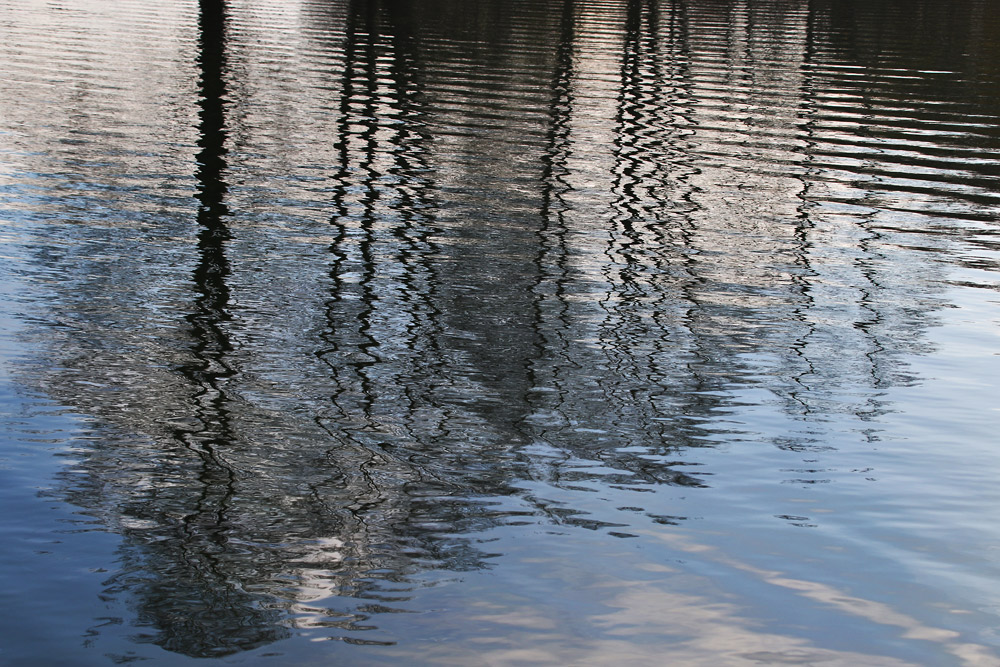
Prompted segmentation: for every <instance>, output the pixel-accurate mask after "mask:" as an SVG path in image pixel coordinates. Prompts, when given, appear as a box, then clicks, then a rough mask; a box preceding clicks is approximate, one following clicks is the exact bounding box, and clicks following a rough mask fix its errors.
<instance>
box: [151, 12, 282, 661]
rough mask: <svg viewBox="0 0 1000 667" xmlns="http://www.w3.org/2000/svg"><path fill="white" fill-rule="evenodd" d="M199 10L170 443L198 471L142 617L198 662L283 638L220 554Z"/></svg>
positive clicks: (209, 33) (217, 324) (223, 353)
mask: <svg viewBox="0 0 1000 667" xmlns="http://www.w3.org/2000/svg"><path fill="white" fill-rule="evenodd" d="M199 9H200V14H199V36H200V39H199V53H198V67H199V70H200V80H199V83H200V86H199V88H200V90H199V93H200V98H199V101H198V106H199V112H198V119H199V123H198V147H199V148H200V150H199V152H198V153H197V156H196V160H197V168H196V171H195V175H196V182H197V191H196V193H195V197H196V199H197V201H198V211H197V221H198V225H199V232H198V237H197V249H198V255H197V263H196V266H195V270H194V274H193V280H194V292H195V294H196V300H195V310H194V312H192V313H190V314H189V315H187V316H186V318H185V319H186V320H187V322H188V325H189V326H190V335H191V338H192V344H191V348H190V349H191V357H192V359H191V361H190V362H189V363H187V364H185V365H183V366H182V367H181V368H180V373H181V375H182V376H183V377H184V378H185V379H186V380H187V382H188V384H189V386H190V388H191V391H192V396H191V399H190V400H191V403H192V405H193V413H194V414H193V416H194V420H193V424H192V425H191V426H185V427H180V428H177V429H175V430H174V433H173V437H174V439H175V440H176V441H177V442H178V443H179V444H180V445H181V446H182V447H183V448H184V449H186V450H187V451H189V452H191V454H192V455H193V456H194V457H196V458H195V460H196V462H197V463H196V464H195V465H193V466H190V467H188V468H186V470H187V474H188V475H190V477H189V478H187V479H182V480H178V488H179V490H178V491H174V493H177V494H178V495H177V496H176V497H175V498H174V503H175V505H174V507H175V508H176V509H175V511H177V512H178V513H180V514H182V516H179V517H178V518H176V519H172V518H171V517H163V518H162V519H161V521H162V525H163V530H164V531H165V532H167V531H170V532H167V534H166V535H165V536H164V537H165V539H161V540H159V541H154V542H151V543H149V544H147V545H146V546H145V552H146V553H145V557H146V558H148V559H149V561H150V564H149V569H150V574H151V575H152V578H151V579H150V581H149V583H148V588H147V590H146V594H145V595H144V596H143V604H142V606H141V614H142V616H143V618H144V619H145V620H146V621H147V622H148V623H150V624H151V625H153V626H154V627H155V629H156V631H157V634H156V638H155V640H154V641H155V642H156V643H157V644H159V645H161V646H162V647H163V648H165V649H167V650H169V651H175V652H177V653H182V654H185V655H189V656H193V657H199V658H207V657H220V656H224V655H228V654H231V653H234V652H238V651H244V650H248V649H252V648H254V647H256V646H260V645H263V644H267V643H270V642H272V641H274V640H275V639H277V638H280V637H282V636H284V635H285V634H287V633H286V631H284V630H283V629H280V628H276V627H274V625H273V622H274V619H273V618H272V616H273V614H272V613H271V612H268V611H266V610H261V609H260V608H259V607H258V605H257V602H256V601H255V600H254V598H253V596H252V595H250V594H248V593H246V592H245V590H244V583H245V582H243V581H241V579H242V577H241V576H240V572H238V571H234V562H233V561H232V559H231V557H230V556H231V554H230V553H229V552H230V550H231V547H230V546H229V542H230V539H231V531H232V529H233V526H232V525H231V521H230V519H229V516H228V514H229V510H230V506H231V504H232V500H233V497H234V494H235V492H236V484H237V475H236V472H235V470H234V468H233V466H232V465H231V464H230V463H229V462H228V461H227V456H228V455H229V452H228V450H230V449H231V448H232V447H233V446H234V443H235V442H236V437H235V435H234V433H233V425H232V423H231V422H232V416H231V414H230V411H229V408H228V403H229V401H230V399H229V397H228V396H227V394H226V390H225V388H224V383H225V381H226V380H227V379H228V378H231V377H233V376H234V375H235V373H234V371H233V369H232V368H231V367H230V365H229V362H228V360H227V354H228V353H230V352H231V351H232V350H233V345H232V343H231V341H230V339H229V335H228V334H227V330H226V323H227V322H229V321H230V320H231V316H230V314H229V301H230V288H229V285H228V284H227V279H228V278H229V276H230V273H231V269H230V264H229V260H228V258H227V255H226V243H227V242H228V241H229V240H230V239H231V238H232V234H231V232H230V230H229V226H228V222H227V219H228V218H229V217H230V211H229V208H228V206H227V204H226V201H225V200H226V194H227V191H228V185H227V183H226V174H225V172H226V168H227V164H226V157H225V156H226V150H227V149H226V141H227V132H226V106H227V103H228V101H227V89H226V81H225V76H226V23H227V16H226V4H225V3H224V2H221V1H220V0H202V1H201V2H200V3H199ZM165 507H169V505H165ZM171 526H172V528H171Z"/></svg>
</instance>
